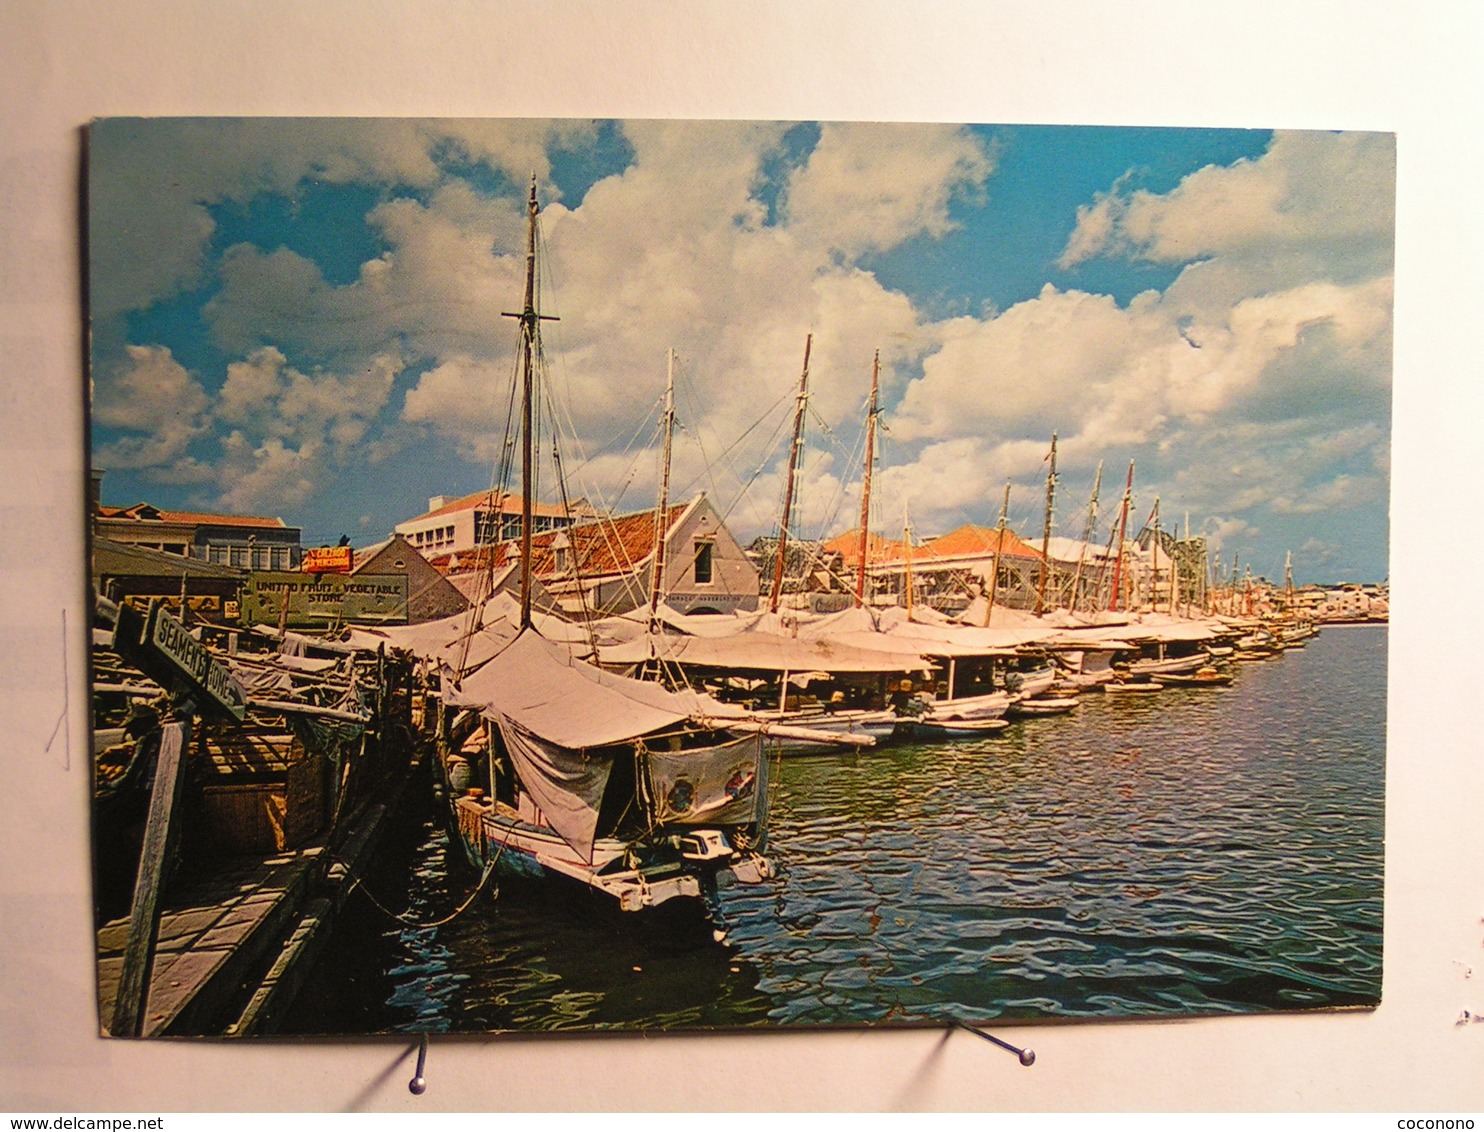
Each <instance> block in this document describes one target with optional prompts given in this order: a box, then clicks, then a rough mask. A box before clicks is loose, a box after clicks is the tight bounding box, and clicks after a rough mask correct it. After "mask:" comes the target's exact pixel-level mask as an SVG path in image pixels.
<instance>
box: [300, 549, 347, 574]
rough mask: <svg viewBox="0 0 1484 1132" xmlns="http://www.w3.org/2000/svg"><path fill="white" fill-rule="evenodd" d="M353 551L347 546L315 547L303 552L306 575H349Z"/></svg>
mask: <svg viewBox="0 0 1484 1132" xmlns="http://www.w3.org/2000/svg"><path fill="white" fill-rule="evenodd" d="M353 564H354V551H352V550H351V548H350V547H348V546H316V547H312V548H311V549H309V550H306V551H305V552H304V563H303V565H304V573H306V574H349V573H350V569H351V566H352V565H353Z"/></svg>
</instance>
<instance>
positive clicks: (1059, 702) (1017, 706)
mask: <svg viewBox="0 0 1484 1132" xmlns="http://www.w3.org/2000/svg"><path fill="white" fill-rule="evenodd" d="M1076 706H1077V699H1076V697H1075V696H1065V697H1055V698H1053V697H1050V696H1047V697H1045V698H1037V697H1032V698H1031V699H1028V700H1020V701H1019V702H1017V703H1013V704H1011V705H1010V710H1009V711H1008V712H1007V713H1006V714H1008V715H1012V716H1014V715H1060V714H1061V713H1062V712H1066V711H1071V710H1072V709H1073V708H1075V707H1076Z"/></svg>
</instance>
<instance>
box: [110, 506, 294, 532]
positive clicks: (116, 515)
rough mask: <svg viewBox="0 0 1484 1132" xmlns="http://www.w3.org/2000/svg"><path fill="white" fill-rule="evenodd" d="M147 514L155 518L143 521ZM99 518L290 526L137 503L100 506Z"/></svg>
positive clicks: (252, 517)
mask: <svg viewBox="0 0 1484 1132" xmlns="http://www.w3.org/2000/svg"><path fill="white" fill-rule="evenodd" d="M145 512H150V513H151V514H152V516H153V517H152V518H149V519H142V518H141V516H142V515H143V513H145ZM98 517H99V518H100V519H136V520H139V521H141V522H151V523H153V522H160V523H182V524H185V525H187V526H197V527H202V526H213V527H274V528H277V529H280V530H282V529H285V528H287V526H288V524H286V523H285V522H284V521H283V520H282V519H277V518H266V517H264V516H260V515H217V514H212V513H210V512H206V511H166V510H165V509H164V508H161V507H155V506H153V505H152V504H149V503H135V504H132V505H130V506H128V507H107V506H104V505H102V504H99V506H98Z"/></svg>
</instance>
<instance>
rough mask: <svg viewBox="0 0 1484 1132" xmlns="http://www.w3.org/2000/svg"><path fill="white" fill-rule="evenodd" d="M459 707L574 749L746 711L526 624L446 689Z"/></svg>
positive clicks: (603, 744)
mask: <svg viewBox="0 0 1484 1132" xmlns="http://www.w3.org/2000/svg"><path fill="white" fill-rule="evenodd" d="M448 700H449V702H450V703H452V704H454V705H455V706H458V707H472V708H476V709H478V710H479V711H480V712H481V713H482V714H484V715H485V716H487V717H489V718H490V719H495V720H499V719H501V718H502V717H503V718H504V719H508V720H511V721H513V722H514V723H515V724H516V725H518V726H519V727H522V728H524V729H525V730H527V731H529V732H531V733H532V734H533V735H539V736H540V737H541V739H542V740H543V741H544V742H547V743H552V744H555V745H557V746H562V747H567V748H569V749H572V750H576V749H578V748H581V747H601V746H606V745H608V744H611V743H623V742H626V741H628V740H630V739H636V738H638V737H639V736H641V735H647V734H650V733H651V732H654V731H661V730H663V729H665V728H667V727H673V726H674V725H675V724H677V723H680V722H681V721H682V720H688V719H693V718H717V719H721V718H724V717H728V716H732V717H736V716H738V715H740V714H741V712H740V711H739V710H738V709H737V708H735V707H731V706H728V705H725V704H721V703H719V702H717V701H716V700H713V699H712V698H711V697H710V696H703V695H699V694H698V693H695V692H671V691H669V690H667V689H665V688H662V687H660V686H659V685H658V684H651V683H648V682H645V681H640V680H631V679H629V678H628V677H626V676H618V675H615V674H614V673H611V672H604V671H602V670H601V669H599V668H596V667H594V666H593V665H591V664H588V663H586V662H585V661H582V660H578V659H576V658H575V657H573V656H572V655H571V654H570V653H569V652H568V651H567V650H566V649H565V648H563V647H562V646H560V645H556V644H553V643H551V642H550V641H547V640H544V639H542V637H541V636H539V635H538V634H537V633H535V632H532V631H529V630H528V631H526V632H524V633H521V634H520V636H518V637H517V638H516V639H515V640H514V641H512V642H511V643H510V644H509V645H507V646H505V648H504V649H503V650H501V652H500V653H499V654H498V655H496V656H495V657H494V658H493V659H492V660H490V661H489V663H488V664H486V665H485V666H484V667H483V668H481V669H480V670H479V671H478V672H475V673H474V674H473V675H471V676H469V677H467V678H466V679H465V680H464V681H463V683H462V684H461V685H460V686H459V687H458V688H457V689H454V690H452V691H451V692H450V693H449V696H448Z"/></svg>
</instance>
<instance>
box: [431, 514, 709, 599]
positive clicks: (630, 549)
mask: <svg viewBox="0 0 1484 1132" xmlns="http://www.w3.org/2000/svg"><path fill="white" fill-rule="evenodd" d="M689 506H690V504H688V503H682V504H677V505H676V506H674V507H671V508H670V509H669V511H668V512H667V516H668V521H667V523H666V527H665V529H666V530H670V529H672V528H673V527H674V526H675V524H676V523H677V522H678V521H679V519H680V516H681V515H683V514H684V513H685V511H686V508H687V507H689ZM559 537H562V538H565V539H566V541H567V546H568V551H567V566H566V568H565V569H558V568H557V551H556V548H555V547H554V546H553V543H555V542H556V540H557V539H558V538H559ZM517 545H518V544H516V543H501V544H500V545H498V546H492V547H491V546H482V547H479V548H478V549H476V550H469V551H463V552H461V553H458V554H438V555H434V556H433V557H432V558H430V559H429V560H428V561H430V562H432V564H433V565H434V566H435V567H437V568H438V569H439V570H441V571H443V572H444V573H449V572H451V571H455V570H456V572H457V573H460V574H462V573H466V572H468V571H471V570H487V569H489V566H490V555H491V554H493V555H494V565H495V568H496V569H498V568H499V567H501V566H503V565H505V564H506V562H508V561H510V559H511V558H513V557H514V554H513V551H514V550H515V548H516V546H517ZM653 551H654V512H653V511H639V512H636V513H635V514H632V515H621V516H619V517H618V518H616V519H602V520H599V521H598V522H595V523H582V524H580V525H578V526H575V527H565V528H563V529H562V530H558V531H545V532H543V533H541V534H539V535H537V536H536V537H535V538H533V539H532V540H531V571H532V573H534V574H535V575H536V577H537V578H538V579H541V580H543V581H550V580H553V579H556V578H562V577H570V576H571V574H572V568H571V567H572V564H573V563H575V564H576V567H577V573H579V574H580V575H581V576H582V577H584V578H602V577H607V576H609V575H612V574H629V573H632V572H633V570H634V568H635V567H636V566H638V565H639V564H640V563H642V562H644V561H645V560H646V559H647V558H648V557H649V556H650V554H651V553H653ZM455 559H457V563H456V564H455V561H454V560H455Z"/></svg>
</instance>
